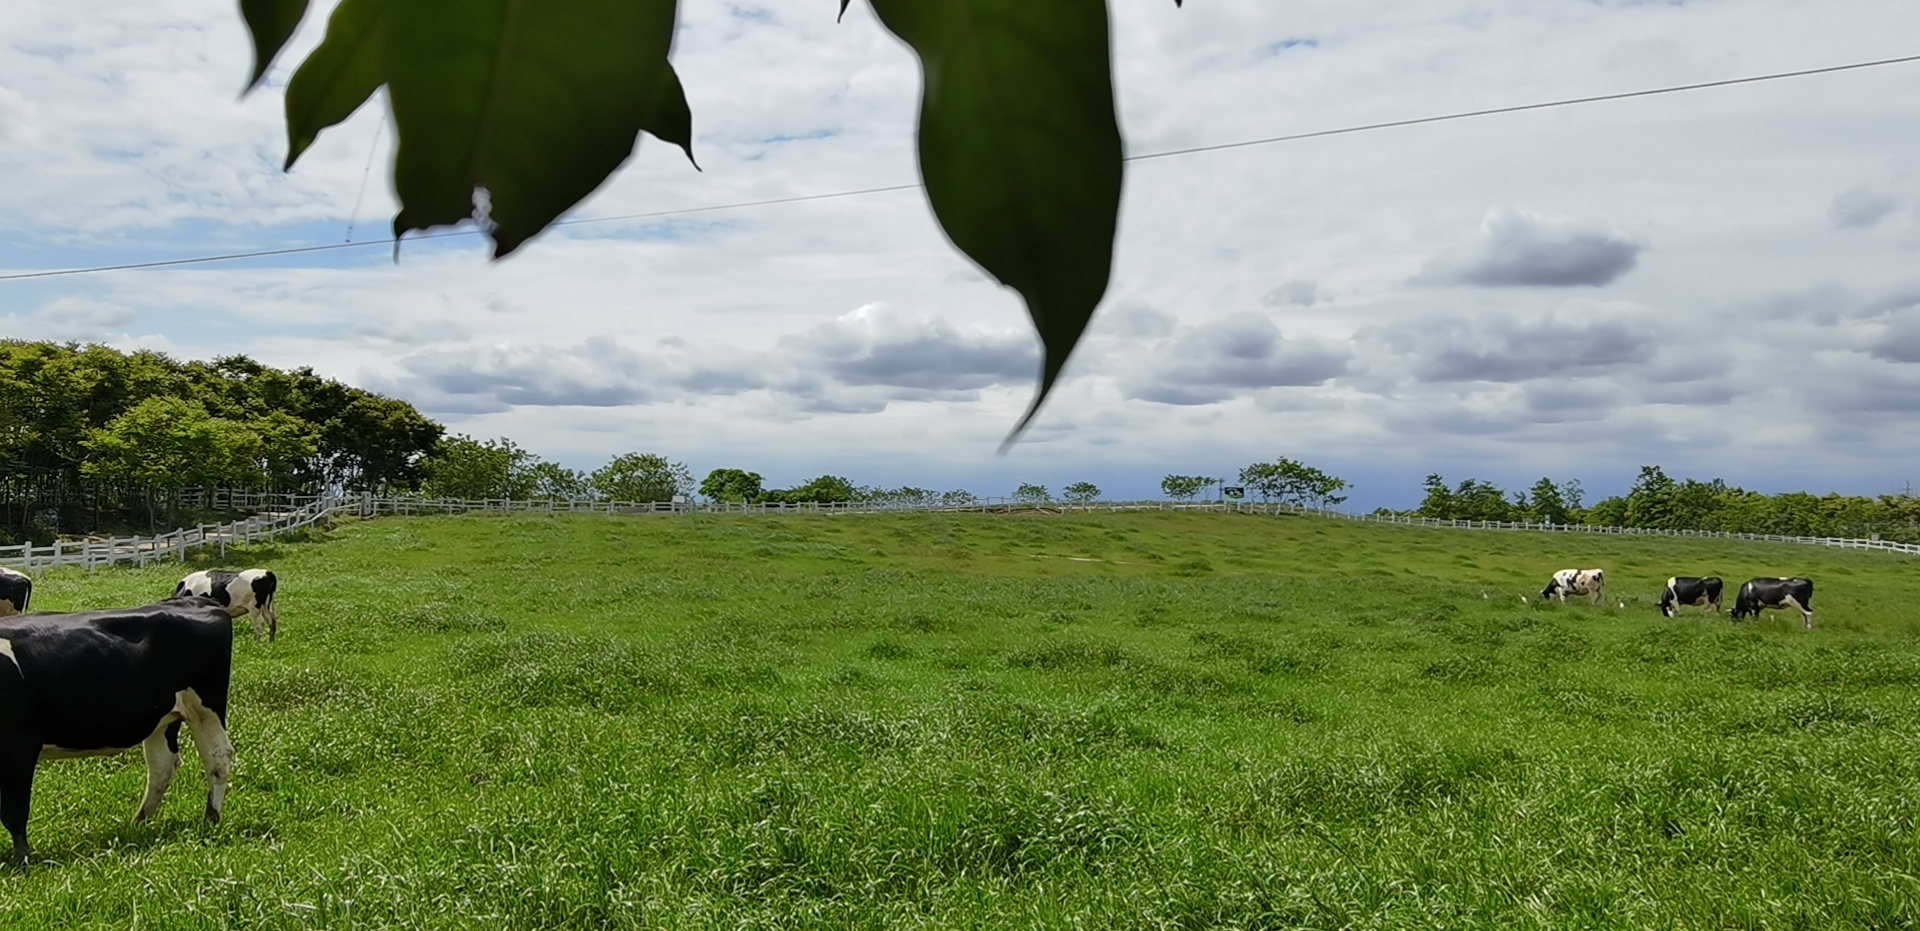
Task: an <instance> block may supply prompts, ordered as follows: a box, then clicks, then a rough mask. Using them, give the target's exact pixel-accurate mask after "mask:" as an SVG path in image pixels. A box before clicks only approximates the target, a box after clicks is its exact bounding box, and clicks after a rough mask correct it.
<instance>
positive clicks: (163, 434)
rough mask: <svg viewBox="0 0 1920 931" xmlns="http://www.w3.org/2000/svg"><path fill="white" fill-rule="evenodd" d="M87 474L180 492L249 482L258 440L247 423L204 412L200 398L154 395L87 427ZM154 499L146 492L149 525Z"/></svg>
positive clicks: (255, 477)
mask: <svg viewBox="0 0 1920 931" xmlns="http://www.w3.org/2000/svg"><path fill="white" fill-rule="evenodd" d="M84 445H85V448H86V451H87V454H88V460H87V462H86V463H85V464H84V465H83V466H82V467H81V472H82V474H83V475H85V476H86V477H88V478H92V479H97V480H105V481H110V482H117V483H121V484H125V485H131V486H134V487H137V488H141V489H144V490H148V491H154V490H158V491H166V492H172V493H178V492H179V491H180V490H181V489H183V488H188V487H191V486H195V485H200V486H208V487H212V486H228V487H234V486H238V487H242V488H245V487H252V486H253V485H255V484H256V483H258V482H259V481H260V480H261V479H262V478H263V475H262V474H261V472H260V470H259V464H258V463H259V459H260V453H261V442H260V437H259V435H258V434H255V433H254V432H253V431H252V430H249V429H247V427H246V425H244V424H239V423H235V422H233V421H231V420H226V419H223V418H219V417H214V416H212V415H210V414H208V413H207V410H206V408H205V407H203V406H201V404H200V402H198V401H188V400H183V399H181V398H173V397H152V398H148V399H146V400H144V401H141V402H140V403H139V404H136V405H134V407H133V408H132V409H131V410H129V411H127V412H126V413H124V414H121V415H120V416H118V417H115V418H114V419H113V420H112V421H110V422H108V423H107V425H106V426H104V427H101V428H99V429H96V430H93V431H90V432H89V433H88V435H87V439H86V440H85V442H84ZM155 510H156V505H155V502H154V500H153V498H152V497H151V496H149V497H148V498H147V518H148V523H149V526H151V525H152V522H153V520H154V519H155V513H154V512H155Z"/></svg>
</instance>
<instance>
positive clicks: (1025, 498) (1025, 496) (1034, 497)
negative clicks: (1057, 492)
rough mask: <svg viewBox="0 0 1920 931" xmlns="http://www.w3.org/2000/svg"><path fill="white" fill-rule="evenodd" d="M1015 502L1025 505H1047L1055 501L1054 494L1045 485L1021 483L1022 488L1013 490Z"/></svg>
mask: <svg viewBox="0 0 1920 931" xmlns="http://www.w3.org/2000/svg"><path fill="white" fill-rule="evenodd" d="M1013 500H1015V501H1019V502H1022V503H1025V504H1045V503H1047V502H1048V501H1052V500H1053V493H1052V492H1050V491H1048V490H1047V486H1045V485H1034V484H1030V483H1027V482H1021V483H1020V487H1018V488H1015V489H1014V490H1013Z"/></svg>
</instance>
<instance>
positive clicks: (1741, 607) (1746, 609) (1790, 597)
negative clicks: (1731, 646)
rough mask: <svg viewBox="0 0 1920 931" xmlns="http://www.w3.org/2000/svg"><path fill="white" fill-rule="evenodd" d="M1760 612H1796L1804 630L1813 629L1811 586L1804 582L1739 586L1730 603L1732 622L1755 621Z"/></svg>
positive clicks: (1768, 581) (1776, 581)
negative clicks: (1771, 609)
mask: <svg viewBox="0 0 1920 931" xmlns="http://www.w3.org/2000/svg"><path fill="white" fill-rule="evenodd" d="M1762 608H1798V609H1799V610H1800V616H1801V617H1802V618H1803V619H1805V621H1806V625H1807V629H1808V630H1812V629H1813V583H1812V582H1810V581H1808V580H1806V579H1753V580H1751V581H1749V582H1747V584H1745V585H1742V586H1740V594H1739V595H1737V596H1735V597H1734V599H1733V613H1732V614H1731V615H1728V616H1729V617H1731V618H1733V619H1734V620H1736V621H1737V620H1740V619H1741V618H1743V617H1759V616H1760V610H1761V609H1762Z"/></svg>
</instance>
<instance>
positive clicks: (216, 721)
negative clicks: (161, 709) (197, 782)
mask: <svg viewBox="0 0 1920 931" xmlns="http://www.w3.org/2000/svg"><path fill="white" fill-rule="evenodd" d="M179 702H180V711H181V716H182V717H184V718H185V719H186V722H187V727H188V728H189V729H191V730H192V731H193V746H194V749H196V750H199V751H200V762H201V763H202V764H203V765H205V766H206V768H207V820H208V821H211V822H213V823H215V824H218V823H219V822H220V811H221V809H223V808H225V807H226V805H227V779H228V777H230V776H232V775H233V742H232V741H230V740H228V739H227V728H226V725H223V724H221V723H220V716H219V715H217V714H214V713H213V711H212V710H211V709H209V708H208V707H207V706H206V705H203V704H201V703H200V696H199V695H197V694H195V693H194V691H193V690H192V689H187V690H186V691H183V692H181V693H180V696H179Z"/></svg>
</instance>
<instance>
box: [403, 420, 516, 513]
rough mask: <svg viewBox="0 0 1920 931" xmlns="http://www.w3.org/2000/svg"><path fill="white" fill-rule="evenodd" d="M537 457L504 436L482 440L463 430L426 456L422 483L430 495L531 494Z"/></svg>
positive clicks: (454, 496) (422, 468)
mask: <svg viewBox="0 0 1920 931" xmlns="http://www.w3.org/2000/svg"><path fill="white" fill-rule="evenodd" d="M536 461H538V460H536V459H535V457H534V455H533V454H532V453H530V452H527V451H526V450H524V449H521V448H520V447H519V446H517V445H515V444H514V442H513V441H512V440H510V439H507V438H506V437H504V436H503V437H500V438H499V439H497V440H486V441H481V440H476V439H474V438H473V437H471V436H467V435H466V434H464V433H463V434H460V435H458V436H453V437H448V438H446V439H443V440H441V441H440V444H439V446H437V447H436V448H435V449H434V451H433V453H432V454H431V455H429V456H427V459H426V461H425V462H424V463H422V464H421V472H422V474H423V475H424V477H425V478H424V480H423V481H422V483H421V486H420V487H421V491H422V493H424V494H425V495H427V497H430V498H469V499H482V498H520V499H524V498H531V497H533V496H534V495H533V486H534V481H533V474H532V466H533V464H534V463H535V462H536Z"/></svg>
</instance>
